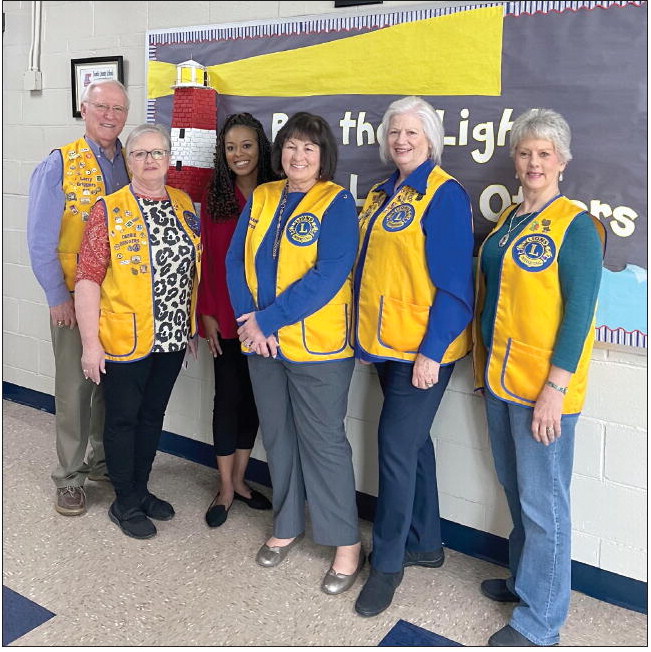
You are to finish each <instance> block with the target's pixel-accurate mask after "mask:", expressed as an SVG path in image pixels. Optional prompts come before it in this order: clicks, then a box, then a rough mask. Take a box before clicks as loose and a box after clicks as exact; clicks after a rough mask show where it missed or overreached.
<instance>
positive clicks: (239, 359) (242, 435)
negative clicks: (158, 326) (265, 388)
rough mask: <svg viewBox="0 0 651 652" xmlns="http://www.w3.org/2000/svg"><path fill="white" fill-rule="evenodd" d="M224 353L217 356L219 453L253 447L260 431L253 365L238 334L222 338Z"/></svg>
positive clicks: (214, 434)
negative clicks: (248, 361)
mask: <svg viewBox="0 0 651 652" xmlns="http://www.w3.org/2000/svg"><path fill="white" fill-rule="evenodd" d="M219 343H220V346H221V349H222V355H220V356H217V357H216V358H215V400H214V403H213V411H212V438H213V444H214V446H215V455H220V456H221V455H233V453H235V450H236V449H238V448H240V449H245V450H248V449H251V448H253V444H254V442H255V436H256V434H257V432H258V412H257V410H256V407H255V399H254V397H253V389H252V387H251V378H250V376H249V366H248V364H247V361H246V356H245V355H244V354H243V353H242V352H241V350H240V342H239V340H238V339H237V338H233V339H230V338H229V339H222V338H221V337H220V338H219Z"/></svg>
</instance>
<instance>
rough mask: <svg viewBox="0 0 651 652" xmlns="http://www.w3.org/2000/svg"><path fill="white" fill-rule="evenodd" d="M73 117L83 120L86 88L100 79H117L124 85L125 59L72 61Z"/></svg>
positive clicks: (106, 58)
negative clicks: (81, 100) (83, 101)
mask: <svg viewBox="0 0 651 652" xmlns="http://www.w3.org/2000/svg"><path fill="white" fill-rule="evenodd" d="M70 75H71V81H72V86H71V88H72V116H73V117H74V118H81V104H80V99H81V96H82V94H83V92H84V88H86V86H88V84H90V83H91V82H93V81H97V80H99V79H117V80H118V81H119V82H122V83H124V67H123V57H122V56H116V57H90V58H88V59H71V61H70Z"/></svg>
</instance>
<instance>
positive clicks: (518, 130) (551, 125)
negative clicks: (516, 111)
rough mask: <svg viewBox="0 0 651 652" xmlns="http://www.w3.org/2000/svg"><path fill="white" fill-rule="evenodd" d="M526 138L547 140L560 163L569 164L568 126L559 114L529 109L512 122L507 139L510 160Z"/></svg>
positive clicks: (546, 110) (569, 132)
mask: <svg viewBox="0 0 651 652" xmlns="http://www.w3.org/2000/svg"><path fill="white" fill-rule="evenodd" d="M527 138H538V139H541V140H549V141H550V142H551V143H552V144H553V145H554V149H555V150H556V153H557V154H558V157H559V159H560V160H561V163H569V162H570V161H571V160H572V152H571V151H570V144H571V142H572V132H571V131H570V126H569V125H568V124H567V122H566V120H565V118H564V117H563V116H562V115H561V114H560V113H557V112H556V111H553V110H552V109H529V110H527V111H525V112H524V113H522V114H521V115H519V116H518V117H517V118H516V119H515V120H514V121H513V125H512V126H511V135H510V139H509V153H510V154H511V158H514V157H515V150H516V149H517V147H518V145H519V144H520V143H521V142H522V141H523V140H526V139H527Z"/></svg>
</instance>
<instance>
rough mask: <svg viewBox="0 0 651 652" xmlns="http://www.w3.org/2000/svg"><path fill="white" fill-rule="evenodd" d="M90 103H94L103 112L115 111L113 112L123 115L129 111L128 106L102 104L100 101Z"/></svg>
mask: <svg viewBox="0 0 651 652" xmlns="http://www.w3.org/2000/svg"><path fill="white" fill-rule="evenodd" d="M88 104H92V105H93V106H94V107H95V108H96V109H97V110H98V111H101V112H102V113H106V112H107V111H113V113H116V114H117V115H123V114H124V113H126V112H127V107H126V106H120V105H117V106H109V105H108V104H100V103H98V102H88Z"/></svg>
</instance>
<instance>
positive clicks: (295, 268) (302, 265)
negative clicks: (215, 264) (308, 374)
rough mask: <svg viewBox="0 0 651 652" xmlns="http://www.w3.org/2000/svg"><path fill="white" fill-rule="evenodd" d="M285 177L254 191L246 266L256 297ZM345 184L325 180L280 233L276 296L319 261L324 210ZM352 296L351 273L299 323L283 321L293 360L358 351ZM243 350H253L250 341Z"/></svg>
mask: <svg viewBox="0 0 651 652" xmlns="http://www.w3.org/2000/svg"><path fill="white" fill-rule="evenodd" d="M285 183H286V182H285V181H272V182H271V183H265V184H262V185H261V186H258V187H257V188H256V189H255V190H254V191H253V196H252V203H251V217H250V219H249V226H248V230H247V235H246V243H245V245H244V269H245V275H246V282H247V285H248V287H249V290H250V292H251V295H252V296H253V300H254V301H256V302H257V299H258V278H257V273H256V269H255V257H256V255H257V253H258V249H259V248H260V245H261V244H262V241H263V239H264V237H265V235H266V234H267V232H268V231H269V229H273V230H275V228H276V221H274V216H275V214H276V209H277V208H278V206H279V204H280V201H281V198H282V195H283V188H284V186H285ZM343 190H344V188H342V187H341V186H338V185H336V184H334V183H332V182H331V181H319V182H317V183H316V184H315V185H314V186H312V188H310V190H309V191H308V192H307V193H306V194H305V197H303V199H302V200H301V201H300V203H299V204H298V206H297V207H296V209H295V210H294V212H293V213H292V214H291V215H290V216H289V218H288V220H287V223H286V226H285V228H284V229H283V233H282V236H281V238H280V246H279V251H278V272H277V276H276V296H278V295H279V294H280V293H281V292H283V291H284V290H285V289H286V288H288V287H289V286H290V285H291V284H292V283H295V282H296V281H298V280H299V279H301V278H303V276H305V274H307V272H308V271H309V270H310V269H312V268H313V267H314V266H315V264H316V260H317V248H318V243H319V233H320V230H321V222H322V221H323V216H324V214H325V212H326V210H327V208H328V207H329V206H330V204H331V203H332V201H333V200H334V199H335V197H336V196H337V195H338V194H339V193H340V192H341V191H343ZM352 298H353V290H352V276H351V275H348V278H347V279H346V280H345V281H344V284H343V285H342V286H341V288H340V289H339V291H338V292H337V294H336V295H335V296H334V297H333V298H332V299H331V300H330V301H329V302H328V303H326V304H325V305H324V306H323V307H322V308H320V309H319V310H317V311H316V312H314V313H312V314H311V315H309V316H308V317H306V318H305V319H303V320H301V321H299V322H296V323H295V324H290V325H288V326H283V327H282V328H281V329H280V330H279V331H278V342H279V344H280V350H281V352H282V355H283V357H284V358H286V359H287V360H290V361H291V362H325V361H329V360H342V359H344V358H350V357H352V356H353V349H352V347H351V345H350V341H349V340H350V331H351V318H352V302H353V301H352ZM242 350H243V351H244V352H248V349H247V348H246V347H245V346H243V347H242Z"/></svg>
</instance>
